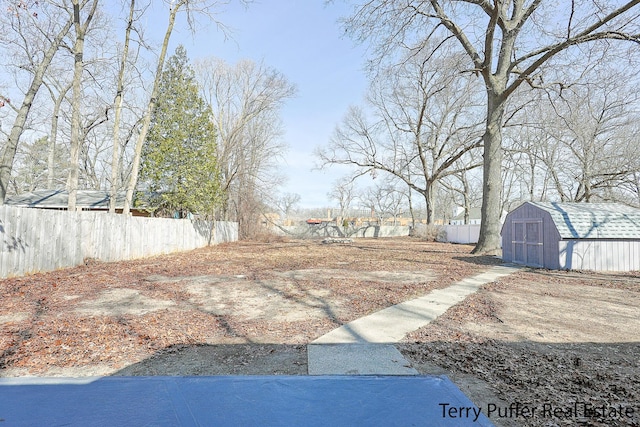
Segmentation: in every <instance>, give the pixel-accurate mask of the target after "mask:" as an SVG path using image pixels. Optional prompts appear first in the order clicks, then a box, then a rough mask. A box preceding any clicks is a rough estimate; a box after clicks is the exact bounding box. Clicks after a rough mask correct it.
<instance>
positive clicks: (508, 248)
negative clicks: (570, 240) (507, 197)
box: [502, 203, 560, 269]
mask: <svg viewBox="0 0 640 427" xmlns="http://www.w3.org/2000/svg"><path fill="white" fill-rule="evenodd" d="M514 220H516V221H517V220H532V221H534V220H542V244H543V249H542V266H543V267H545V268H551V269H557V268H559V266H560V264H559V261H558V258H559V253H558V241H559V240H560V234H559V233H558V230H557V229H556V227H555V225H554V223H553V220H552V219H551V215H549V213H547V212H545V211H543V210H542V209H539V208H537V207H536V206H533V205H530V204H528V203H525V204H523V205H521V206H519V207H518V208H516V209H515V210H513V211H512V212H510V213H509V214H508V215H507V218H506V219H505V222H504V225H503V227H502V259H503V260H504V261H506V262H512V261H514V253H513V247H512V244H511V242H512V241H513V232H512V230H513V222H514Z"/></svg>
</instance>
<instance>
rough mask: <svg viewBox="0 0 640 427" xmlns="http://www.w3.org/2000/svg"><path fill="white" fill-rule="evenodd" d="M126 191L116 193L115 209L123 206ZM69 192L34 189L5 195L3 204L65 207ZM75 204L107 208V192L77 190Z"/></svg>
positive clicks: (82, 207) (30, 206) (82, 206)
mask: <svg viewBox="0 0 640 427" xmlns="http://www.w3.org/2000/svg"><path fill="white" fill-rule="evenodd" d="M125 196H126V193H125V192H124V191H119V192H118V193H117V195H116V209H122V208H123V207H124V200H125ZM68 203H69V193H68V192H67V191H66V190H36V191H32V192H30V193H23V194H18V195H17V196H7V198H6V199H5V204H7V205H11V206H19V207H28V208H49V209H66V208H67V206H68ZM76 206H77V207H79V208H81V209H109V192H108V191H98V190H78V193H77V200H76Z"/></svg>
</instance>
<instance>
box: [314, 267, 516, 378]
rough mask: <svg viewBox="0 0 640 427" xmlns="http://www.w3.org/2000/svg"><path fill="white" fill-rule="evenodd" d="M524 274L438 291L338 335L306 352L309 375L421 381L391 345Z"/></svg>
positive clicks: (483, 277)
mask: <svg viewBox="0 0 640 427" xmlns="http://www.w3.org/2000/svg"><path fill="white" fill-rule="evenodd" d="M519 268H520V267H518V266H515V265H500V266H496V267H492V268H490V269H489V270H487V271H485V272H483V273H480V274H478V275H476V276H473V277H469V278H466V279H463V280H461V281H460V282H457V283H455V284H453V285H451V286H449V287H447V288H444V289H437V290H434V291H432V292H430V293H429V294H427V295H425V296H423V297H420V298H416V299H413V300H410V301H405V302H403V303H400V304H397V305H394V306H392V307H388V308H385V309H383V310H380V311H377V312H375V313H373V314H370V315H369V316H365V317H362V318H360V319H356V320H354V321H353V322H350V323H347V324H345V325H342V326H341V327H339V328H337V329H334V330H333V331H331V332H329V333H327V334H325V335H323V336H321V337H320V338H318V339H316V340H315V341H313V342H312V343H311V344H310V345H309V346H308V347H307V348H308V352H307V354H308V366H309V374H311V375H371V374H374V373H375V374H379V375H416V374H417V372H415V373H413V372H412V370H413V369H412V368H409V367H410V364H409V362H408V361H406V360H405V359H404V358H403V357H402V355H401V354H400V352H399V351H398V350H397V349H395V347H394V346H393V345H391V344H392V343H396V342H399V341H400V340H402V339H403V338H404V336H405V335H406V334H408V333H409V332H412V331H415V330H416V329H419V328H421V327H423V326H425V325H427V324H429V323H430V322H431V321H433V320H434V319H436V318H437V317H438V316H440V315H441V314H443V313H444V312H445V311H447V310H448V309H449V307H451V306H453V305H455V304H457V303H459V302H461V301H463V300H464V299H465V298H466V297H467V296H468V295H470V294H472V293H474V292H476V291H477V290H478V289H479V288H480V287H481V286H482V285H484V284H486V283H490V282H493V281H495V280H496V279H499V278H500V277H504V276H507V275H509V274H512V273H514V272H516V271H517V270H518V269H519ZM339 344H341V345H339ZM390 347H393V348H394V349H395V351H396V352H397V354H396V353H395V352H393V351H392V350H391V349H390ZM398 356H399V358H398ZM374 362H375V363H379V367H378V368H374V367H373V364H374ZM413 371H415V370H413ZM312 372H313V373H312ZM348 372H351V374H349V373H348Z"/></svg>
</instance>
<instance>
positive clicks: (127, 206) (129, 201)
mask: <svg viewBox="0 0 640 427" xmlns="http://www.w3.org/2000/svg"><path fill="white" fill-rule="evenodd" d="M184 3H185V2H184V1H180V2H178V3H177V4H175V5H174V6H173V7H172V9H171V11H170V13H169V23H168V24H167V31H166V32H165V34H164V40H163V42H162V48H161V49H160V57H159V58H158V65H157V67H156V74H155V77H154V81H153V89H152V90H151V98H150V100H149V105H147V111H146V112H145V115H144V120H143V122H142V129H141V130H140V134H139V135H138V139H137V141H136V148H135V152H134V155H133V165H132V166H131V176H130V178H129V184H128V185H127V196H126V198H125V201H124V208H123V209H122V213H123V214H124V215H129V213H130V212H131V207H132V205H133V192H134V191H135V189H136V185H138V173H139V172H140V159H141V158H142V146H143V145H144V143H145V140H146V139H147V134H148V133H149V126H150V125H151V115H152V114H153V110H155V108H156V103H157V98H158V91H159V89H160V78H161V77H162V69H163V68H164V59H165V57H166V56H167V47H168V46H169V39H170V38H171V33H172V32H173V26H174V24H175V22H176V15H177V14H178V11H179V10H180V7H181V6H182V5H183V4H184Z"/></svg>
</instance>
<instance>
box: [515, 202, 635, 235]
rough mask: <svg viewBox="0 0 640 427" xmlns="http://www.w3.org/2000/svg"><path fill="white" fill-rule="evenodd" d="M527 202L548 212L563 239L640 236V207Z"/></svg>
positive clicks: (610, 204) (615, 204)
mask: <svg viewBox="0 0 640 427" xmlns="http://www.w3.org/2000/svg"><path fill="white" fill-rule="evenodd" d="M527 203H530V204H531V205H534V206H536V207H538V208H540V209H542V210H544V211H546V212H548V213H549V214H550V215H551V219H552V220H553V222H554V223H555V225H556V227H557V229H558V232H559V233H560V237H561V238H563V239H640V209H636V208H632V207H630V206H626V205H622V204H620V203H548V202H527Z"/></svg>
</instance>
